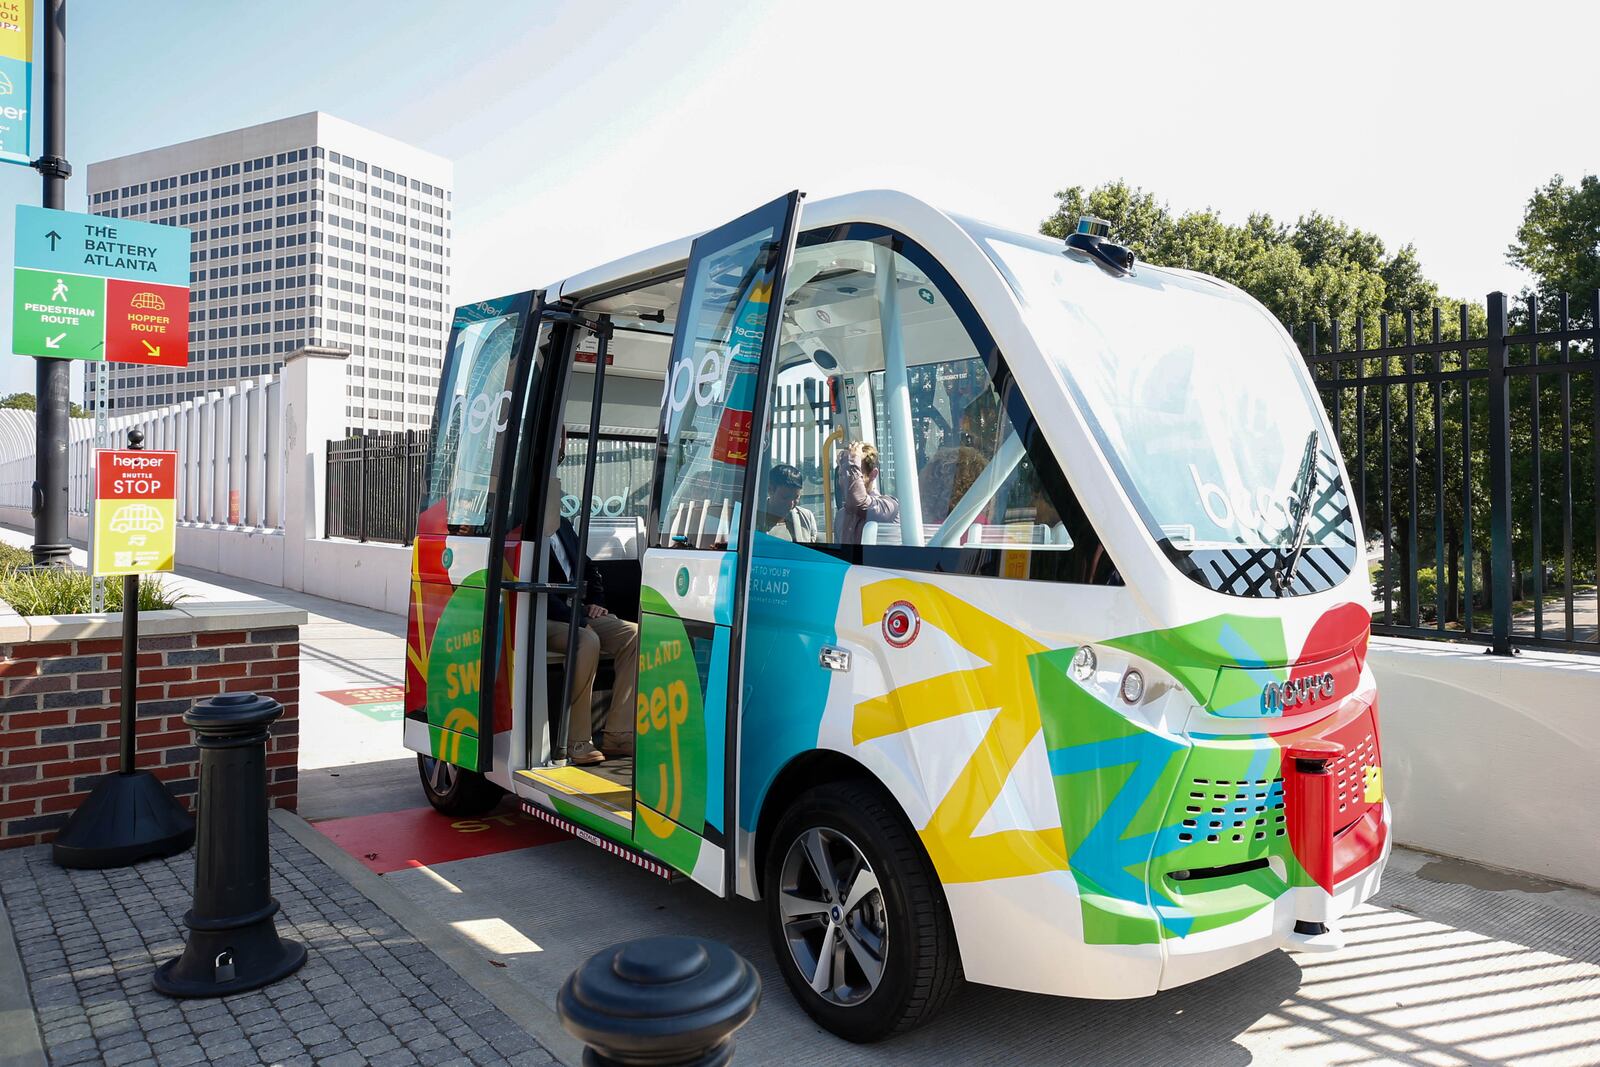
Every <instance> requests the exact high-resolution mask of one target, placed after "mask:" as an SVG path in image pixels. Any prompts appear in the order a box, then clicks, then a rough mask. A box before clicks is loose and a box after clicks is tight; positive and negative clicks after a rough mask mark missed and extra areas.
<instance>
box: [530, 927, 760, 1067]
mask: <svg viewBox="0 0 1600 1067" xmlns="http://www.w3.org/2000/svg"><path fill="white" fill-rule="evenodd" d="M760 1002H761V979H760V977H758V976H757V975H756V970H755V968H754V967H752V966H750V963H749V961H748V960H746V959H745V958H744V957H742V956H740V955H739V954H738V953H736V952H734V951H733V949H731V948H729V947H728V946H727V945H722V944H718V943H717V942H715V941H704V940H701V939H700V938H697V937H646V938H641V939H640V940H638V941H629V942H627V943H626V944H622V945H613V946H612V947H611V948H608V949H606V950H604V951H603V952H597V953H595V954H594V955H593V956H590V957H589V959H588V961H587V962H586V963H584V965H583V966H581V967H579V968H578V969H577V970H576V971H573V972H572V974H571V976H569V977H568V978H567V981H566V984H565V985H563V986H562V987H561V994H560V996H559V997H557V999H556V1010H557V1011H558V1012H559V1013H560V1015H561V1025H563V1026H565V1027H566V1028H567V1031H568V1032H569V1033H571V1034H572V1035H573V1036H574V1037H576V1038H578V1040H580V1041H582V1042H583V1043H584V1045H585V1046H587V1047H586V1048H585V1050H584V1053H583V1062H584V1065H585V1067H643V1065H646V1064H648V1065H650V1067H723V1065H724V1064H727V1063H729V1062H731V1061H732V1060H733V1034H734V1031H735V1030H738V1029H739V1027H741V1026H743V1025H744V1024H745V1023H747V1022H749V1021H750V1020H751V1018H752V1017H754V1016H755V1013H756V1006H757V1005H758V1004H759V1003H760Z"/></svg>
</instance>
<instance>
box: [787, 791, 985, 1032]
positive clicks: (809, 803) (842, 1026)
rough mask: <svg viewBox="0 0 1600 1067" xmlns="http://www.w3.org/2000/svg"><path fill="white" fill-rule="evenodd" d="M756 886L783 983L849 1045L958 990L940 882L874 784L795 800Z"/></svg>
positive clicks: (906, 1024) (924, 1014)
mask: <svg viewBox="0 0 1600 1067" xmlns="http://www.w3.org/2000/svg"><path fill="white" fill-rule="evenodd" d="M762 884H763V886H764V890H765V891H764V893H763V895H764V896H765V898H766V912H767V929H768V933H769V935H770V937H771V939H772V951H773V954H774V955H776V956H777V959H778V969H779V970H780V971H782V972H783V978H784V981H785V982H787V983H788V985H789V989H790V991H791V992H792V993H793V994H794V997H795V999H796V1000H798V1001H799V1002H800V1006H801V1007H803V1008H804V1009H805V1010H806V1012H807V1013H808V1014H809V1015H810V1016H811V1017H812V1018H813V1019H815V1020H816V1021H817V1022H818V1023H819V1024H821V1025H822V1026H823V1027H825V1028H826V1029H828V1030H829V1031H831V1032H833V1033H835V1034H837V1035H839V1036H840V1037H842V1038H844V1039H846V1040H847V1041H856V1042H868V1041H878V1040H881V1039H882V1038H885V1037H888V1036H890V1035H891V1034H896V1033H901V1032H903V1031H906V1030H910V1029H912V1028H913V1027H916V1026H918V1025H920V1024H921V1023H923V1022H925V1021H927V1020H928V1019H929V1018H931V1017H932V1016H933V1015H934V1013H935V1012H937V1010H938V1009H939V1007H940V1005H941V1004H943V1003H944V1001H945V999H946V998H947V997H948V996H949V995H950V994H951V993H952V992H953V991H954V990H955V989H956V987H957V986H959V985H960V983H961V960H960V955H959V952H958V950H957V947H956V941H955V931H954V930H953V929H952V927H951V925H950V916H949V912H948V909H947V908H946V906H945V902H944V895H943V894H942V893H941V892H940V891H939V884H938V877H937V875H935V873H934V871H933V866H932V864H931V863H929V861H928V858H927V855H926V853H924V852H923V850H922V846H921V843H920V842H918V841H917V839H916V835H915V833H914V832H913V831H912V830H911V829H910V827H908V826H907V825H906V824H905V821H904V819H903V818H901V816H900V814H899V812H898V811H897V810H895V808H894V807H893V806H892V804H891V803H890V801H889V800H888V799H887V798H885V797H884V795H883V794H882V792H881V791H879V790H877V789H874V788H872V787H871V786H870V785H868V784H866V783H862V782H835V783H830V784H828V785H824V786H819V787H818V788H816V789H813V790H811V791H809V792H807V793H805V794H803V795H801V796H800V797H799V799H797V800H796V801H795V803H794V805H793V806H792V807H790V809H789V810H788V811H787V812H786V813H784V815H783V817H782V818H781V819H780V820H779V821H778V825H777V828H776V829H775V831H774V833H773V838H772V844H771V847H770V848H768V850H767V858H766V870H765V878H764V881H763V883H762Z"/></svg>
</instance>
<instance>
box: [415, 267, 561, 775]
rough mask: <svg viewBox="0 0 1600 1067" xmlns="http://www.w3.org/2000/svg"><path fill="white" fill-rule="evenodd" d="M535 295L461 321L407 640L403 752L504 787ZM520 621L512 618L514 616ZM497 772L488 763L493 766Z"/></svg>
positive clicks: (423, 520) (498, 303)
mask: <svg viewBox="0 0 1600 1067" xmlns="http://www.w3.org/2000/svg"><path fill="white" fill-rule="evenodd" d="M542 295H543V294H542V293H537V292H533V293H520V294H517V295H515V296H509V297H504V298H501V299H498V300H485V301H480V302H479V303H476V304H468V305H465V306H463V307H461V308H460V309H459V310H458V311H457V312H456V317H455V322H454V324H453V326H452V328H451V334H450V344H449V347H448V348H447V349H446V354H445V361H444V368H443V373H442V375H441V378H440V391H439V392H440V395H439V407H438V411H437V413H436V416H435V419H434V429H433V436H432V438H431V441H430V445H429V457H428V465H427V477H426V479H425V483H426V484H425V486H424V491H423V499H422V502H421V508H420V515H419V517H418V521H417V537H416V542H415V545H414V547H413V550H412V587H411V593H412V597H411V610H410V619H409V622H408V626H407V639H406V644H407V648H406V724H405V733H406V744H407V746H408V747H410V748H413V749H415V750H416V751H418V752H421V753H423V754H424V755H425V756H427V757H429V759H430V760H431V761H434V763H435V768H434V772H433V773H437V774H440V775H444V774H447V773H449V771H448V768H449V767H450V766H455V767H462V768H465V769H467V770H471V771H478V772H481V773H490V772H491V771H493V772H495V773H496V777H497V778H500V779H502V780H503V778H504V775H505V773H506V770H507V767H506V762H507V760H506V756H507V754H508V753H509V752H511V751H512V748H511V744H512V737H511V733H512V730H513V727H514V724H515V723H517V722H519V721H520V720H521V719H522V718H523V716H519V715H515V714H514V713H513V711H514V709H513V706H512V705H513V701H514V699H515V698H516V697H517V696H518V695H519V694H520V693H521V692H522V687H521V686H518V685H516V684H514V683H515V682H516V681H517V679H516V677H515V672H516V671H519V670H523V669H525V667H524V666H523V665H522V663H521V661H522V660H525V659H526V655H525V653H524V654H523V655H522V656H521V657H520V660H519V657H518V656H517V652H518V651H519V650H520V649H521V648H522V647H523V645H524V642H523V634H522V633H521V632H520V630H519V626H518V622H517V620H519V619H522V618H524V617H525V615H526V612H525V611H522V610H520V605H517V604H515V603H513V602H512V601H513V599H514V597H515V596H516V595H521V594H513V595H511V596H507V595H506V593H505V592H504V591H503V588H502V587H503V586H504V585H505V584H507V583H513V582H515V580H516V579H517V578H519V577H526V572H527V571H528V569H529V565H530V562H531V559H530V556H531V554H530V553H528V552H525V551H524V550H523V544H522V539H523V530H522V526H523V518H522V512H523V510H524V509H523V507H522V506H521V504H520V502H519V500H518V498H517V494H515V493H513V492H511V487H512V484H513V481H514V480H516V478H517V477H518V476H523V475H522V472H521V471H520V470H518V469H517V467H518V457H519V456H520V455H522V453H523V449H521V448H520V447H519V441H520V434H521V432H522V430H523V423H524V419H523V412H524V410H525V407H526V404H527V398H528V396H529V392H530V389H531V388H532V385H533V383H534V381H535V380H536V378H537V370H536V364H537V363H538V352H539V349H540V346H541V345H542V344H543V343H544V342H545V341H546V340H547V339H548V336H549V330H550V324H549V323H548V322H547V321H544V319H543V318H542V317H541V310H542V308H543V303H542ZM514 609H515V610H514ZM496 752H499V753H500V758H499V759H496V758H495V753H496Z"/></svg>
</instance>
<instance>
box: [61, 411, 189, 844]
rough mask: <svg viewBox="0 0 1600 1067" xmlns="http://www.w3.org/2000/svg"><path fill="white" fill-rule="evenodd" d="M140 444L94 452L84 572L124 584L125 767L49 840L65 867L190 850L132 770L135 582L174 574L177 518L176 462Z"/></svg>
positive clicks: (179, 817) (159, 793) (167, 810)
mask: <svg viewBox="0 0 1600 1067" xmlns="http://www.w3.org/2000/svg"><path fill="white" fill-rule="evenodd" d="M143 444H144V435H143V434H142V433H140V432H139V431H138V430H130V431H128V447H127V448H126V449H102V450H101V451H99V452H98V453H96V462H95V507H94V515H95V532H94V539H93V541H92V542H91V544H90V551H91V553H92V566H91V568H90V569H91V570H92V571H93V572H94V573H95V575H96V576H99V575H106V574H120V575H122V576H123V578H122V735H121V737H122V768H121V770H119V771H118V772H117V773H116V774H108V775H106V776H105V777H104V778H102V779H100V781H99V782H97V783H96V784H95V787H94V790H93V791H92V792H91V793H90V794H89V795H88V796H87V797H86V798H84V801H83V803H82V804H80V805H79V806H78V810H77V811H75V812H73V813H72V817H71V818H70V819H68V820H67V824H66V826H64V827H62V829H61V832H60V833H59V834H57V835H56V839H55V843H54V844H53V845H52V846H51V858H52V859H54V860H55V861H56V863H58V864H59V865H61V866H62V867H77V868H90V869H96V870H98V869H103V868H106V867H126V866H128V865H129V864H133V863H138V862H139V861H140V860H144V859H152V858H157V857H161V856H172V855H175V854H177V853H179V852H182V851H183V850H184V849H186V848H188V847H189V846H190V845H192V844H194V819H192V818H191V817H190V816H189V814H188V812H186V811H184V810H183V808H182V807H181V806H180V805H179V804H178V802H177V801H176V800H174V799H173V797H172V794H171V793H169V792H167V787H166V786H164V785H162V784H161V782H160V780H159V779H157V778H156V776H155V775H153V774H151V773H150V772H149V771H140V770H137V769H136V768H135V763H136V757H137V753H136V750H135V742H136V740H137V733H136V729H137V719H136V714H135V697H136V696H137V694H138V691H139V575H141V574H151V573H154V572H157V571H170V570H172V560H173V555H174V552H173V547H174V544H175V541H176V536H177V510H178V498H177V485H178V454H177V453H176V452H146V451H144V450H143V449H142V448H141V447H140V446H141V445H143Z"/></svg>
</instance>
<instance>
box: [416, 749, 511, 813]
mask: <svg viewBox="0 0 1600 1067" xmlns="http://www.w3.org/2000/svg"><path fill="white" fill-rule="evenodd" d="M417 774H418V775H420V776H421V778H422V791H423V792H424V793H426V794H428V803H429V804H432V805H433V810H435V811H437V812H439V813H441V814H443V815H456V816H463V815H482V814H483V813H484V812H486V811H489V810H490V809H491V808H493V807H494V806H495V805H496V804H498V803H500V798H501V796H503V795H504V794H505V790H503V789H501V788H500V787H499V786H497V785H495V784H494V783H493V782H491V781H489V779H487V778H485V777H484V776H483V775H481V774H479V773H478V772H477V771H469V770H466V769H464V768H461V767H457V766H456V765H455V764H453V763H446V762H445V761H444V760H442V759H435V758H434V757H432V756H427V755H424V754H423V753H421V752H419V753H417Z"/></svg>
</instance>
